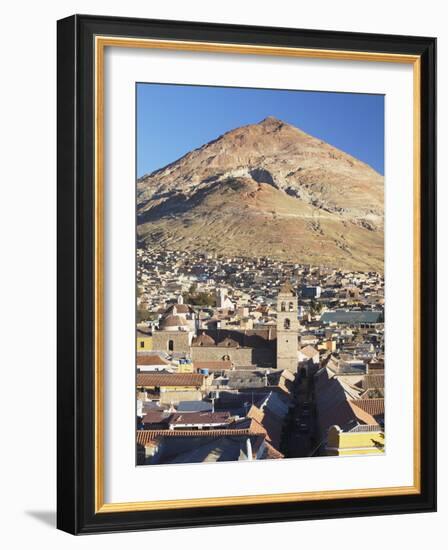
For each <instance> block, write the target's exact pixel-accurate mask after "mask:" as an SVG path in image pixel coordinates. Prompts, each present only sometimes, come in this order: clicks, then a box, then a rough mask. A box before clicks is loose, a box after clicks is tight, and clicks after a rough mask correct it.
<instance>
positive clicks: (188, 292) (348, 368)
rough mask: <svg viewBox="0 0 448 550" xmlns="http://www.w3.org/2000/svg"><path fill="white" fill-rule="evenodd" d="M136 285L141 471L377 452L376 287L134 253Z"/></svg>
mask: <svg viewBox="0 0 448 550" xmlns="http://www.w3.org/2000/svg"><path fill="white" fill-rule="evenodd" d="M137 284H138V287H139V292H138V304H137V307H138V309H139V311H142V312H143V313H147V315H142V319H141V321H140V322H139V323H138V325H137V365H136V368H137V376H136V386H137V387H136V390H137V428H138V429H137V462H138V464H161V463H164V464H166V463H181V462H205V461H224V460H259V459H269V458H287V457H294V456H312V455H322V454H324V455H343V454H370V453H380V452H384V449H385V438H384V433H385V432H384V430H385V423H384V286H383V277H382V275H380V274H378V273H373V272H370V273H364V272H362V273H361V272H359V273H354V272H343V271H340V270H336V269H329V268H324V267H312V266H302V265H297V264H285V263H281V262H276V261H271V260H268V259H266V258H260V259H239V258H221V257H213V256H206V255H198V256H197V257H194V256H192V255H191V254H188V255H187V254H183V253H179V252H168V251H167V252H166V253H165V254H163V255H162V254H160V255H159V253H154V254H153V255H151V254H150V253H149V252H148V251H143V250H139V258H138V281H137ZM192 287H193V288H192ZM204 296H206V297H207V300H205V302H206V303H205V304H204V300H203V297H204ZM196 298H198V299H196ZM187 299H188V303H187ZM184 302H185V303H184ZM294 438H297V441H298V442H299V444H297V441H295V440H294Z"/></svg>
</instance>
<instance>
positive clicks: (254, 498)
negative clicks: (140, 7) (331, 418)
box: [94, 36, 421, 513]
mask: <svg viewBox="0 0 448 550" xmlns="http://www.w3.org/2000/svg"><path fill="white" fill-rule="evenodd" d="M108 46H109V47H111V46H113V47H121V48H153V49H162V50H180V51H197V52H211V53H234V54H246V55H247V54H251V55H269V56H286V57H301V58H314V59H334V60H350V61H371V62H387V63H406V64H412V65H413V117H414V121H413V132H414V135H413V144H414V148H413V175H414V177H413V179H414V183H413V197H414V212H413V223H414V234H413V239H414V266H413V277H414V279H413V298H414V311H413V314H414V325H413V326H414V329H413V332H414V361H413V369H414V391H413V397H414V413H413V420H414V434H413V435H414V446H413V447H414V453H413V454H414V476H413V477H414V480H413V485H410V486H402V487H380V488H366V489H353V490H332V491H313V492H301V493H279V494H264V495H247V496H246V495H245V496H229V497H212V498H194V499H180V500H160V501H141V502H123V503H105V502H104V384H103V382H104V323H103V317H104V312H103V308H104V51H105V48H106V47H108ZM94 55H95V279H94V281H95V283H94V284H95V323H94V324H95V357H94V369H95V391H94V395H95V426H94V433H95V467H94V474H95V502H94V507H95V513H106V512H129V511H137V510H139V511H141V510H167V509H179V508H193V507H208V506H231V505H241V504H262V503H274V502H299V501H302V502H303V501H315V500H331V499H338V498H361V497H380V496H392V495H411V494H419V493H420V491H421V487H420V483H421V471H420V461H421V441H420V430H421V426H420V369H421V355H420V308H421V306H420V270H421V250H420V221H421V214H420V206H421V205H420V201H421V199H420V191H421V181H420V155H421V144H420V139H421V137H420V117H421V99H420V84H421V71H420V66H421V60H420V56H417V55H401V54H388V53H381V52H378V53H377V52H353V51H344V50H323V49H307V48H291V47H275V46H256V45H251V44H225V43H213V42H195V41H177V40H155V39H140V38H120V37H113V36H96V37H95V43H94Z"/></svg>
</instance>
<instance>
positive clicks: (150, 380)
mask: <svg viewBox="0 0 448 550" xmlns="http://www.w3.org/2000/svg"><path fill="white" fill-rule="evenodd" d="M203 382H204V376H203V375H202V374H197V373H187V372H186V373H176V374H171V373H158V372H148V373H139V374H137V386H139V387H140V386H142V387H157V386H158V387H160V386H166V387H170V386H171V387H174V386H191V387H197V388H199V387H201V386H202V384H203Z"/></svg>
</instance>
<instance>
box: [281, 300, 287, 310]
mask: <svg viewBox="0 0 448 550" xmlns="http://www.w3.org/2000/svg"><path fill="white" fill-rule="evenodd" d="M280 309H281V311H286V304H285V302H282V305H281V306H280Z"/></svg>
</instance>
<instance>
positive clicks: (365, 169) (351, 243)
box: [137, 117, 384, 271]
mask: <svg viewBox="0 0 448 550" xmlns="http://www.w3.org/2000/svg"><path fill="white" fill-rule="evenodd" d="M383 192H384V188H383V177H382V176H380V175H379V174H378V173H377V172H375V170H373V169H372V168H371V167H370V166H368V165H366V164H365V163H363V162H361V161H359V160H357V159H355V158H354V157H352V156H350V155H348V154H346V153H343V152H342V151H339V150H338V149H336V148H335V147H332V146H331V145H329V144H327V143H325V142H323V141H321V140H319V139H316V138H314V137H312V136H310V135H308V134H306V133H305V132H302V131H301V130H299V129H297V128H295V127H294V126H291V125H289V124H286V123H284V122H282V121H280V120H278V119H275V118H273V117H268V118H266V119H264V120H263V121H261V122H260V123H259V124H252V125H249V126H243V127H241V128H236V129H235V130H232V131H230V132H227V133H226V134H224V135H223V136H221V137H219V138H218V139H216V140H214V141H212V142H210V143H207V144H205V145H204V146H202V147H200V148H199V149H195V150H194V151H191V152H190V153H188V154H187V155H185V156H184V157H182V158H180V159H179V160H177V161H176V162H174V163H172V164H170V165H168V166H166V167H164V168H162V169H160V170H157V171H155V172H153V173H152V174H149V175H147V176H144V177H143V178H140V180H139V181H138V183H137V220H138V235H139V238H140V240H141V241H143V242H145V243H147V245H148V246H164V247H167V248H172V249H180V250H200V251H215V252H218V253H219V252H220V253H223V254H228V255H239V256H265V255H266V256H271V257H273V258H278V259H284V260H292V261H295V262H298V263H312V264H317V265H331V266H339V267H344V268H349V269H360V270H367V269H375V270H378V271H382V269H383V244H384V243H383V225H384V212H383Z"/></svg>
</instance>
